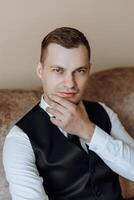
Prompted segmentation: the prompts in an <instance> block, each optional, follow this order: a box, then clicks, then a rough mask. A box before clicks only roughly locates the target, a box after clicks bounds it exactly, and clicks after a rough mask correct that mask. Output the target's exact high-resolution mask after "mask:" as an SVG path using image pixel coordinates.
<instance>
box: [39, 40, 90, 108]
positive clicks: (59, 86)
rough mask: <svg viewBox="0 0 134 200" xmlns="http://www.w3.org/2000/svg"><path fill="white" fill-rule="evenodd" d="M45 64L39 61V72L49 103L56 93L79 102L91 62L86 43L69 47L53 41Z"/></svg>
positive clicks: (73, 101) (49, 46)
mask: <svg viewBox="0 0 134 200" xmlns="http://www.w3.org/2000/svg"><path fill="white" fill-rule="evenodd" d="M45 53H46V56H45V60H44V64H41V63H39V64H38V67H37V74H38V76H39V78H40V79H41V81H42V85H43V91H44V99H45V100H46V102H47V103H49V101H50V100H51V97H50V95H51V94H54V95H57V96H60V97H62V98H65V99H68V100H69V101H71V102H72V103H75V104H76V103H78V102H79V101H80V100H81V99H82V95H83V93H84V90H85V86H86V84H87V82H88V78H89V71H90V63H89V58H88V52H87V49H86V47H85V46H84V45H79V47H78V48H72V49H67V48H64V47H62V46H60V45H58V44H55V43H51V44H49V45H48V47H47V50H46V51H45Z"/></svg>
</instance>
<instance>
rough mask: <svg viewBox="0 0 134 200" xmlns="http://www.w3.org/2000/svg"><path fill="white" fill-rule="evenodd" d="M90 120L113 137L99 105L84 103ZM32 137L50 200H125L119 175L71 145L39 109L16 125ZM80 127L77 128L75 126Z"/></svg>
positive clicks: (108, 120) (97, 158) (40, 171)
mask: <svg viewBox="0 0 134 200" xmlns="http://www.w3.org/2000/svg"><path fill="white" fill-rule="evenodd" d="M83 102H84V105H85V108H86V110H87V113H88V115H89V117H90V119H91V120H92V121H93V122H94V123H95V124H96V125H98V126H99V127H100V128H102V129H103V130H104V131H106V132H107V133H108V134H110V130H111V122H110V119H109V117H108V115H107V113H106V111H105V110H104V108H103V107H102V106H101V105H100V104H98V103H96V102H86V101H83ZM16 125H17V126H19V127H20V128H21V129H22V130H23V131H24V132H25V133H26V134H27V135H28V137H29V139H30V142H31V144H32V148H33V151H34V153H35V158H36V165H37V169H38V171H39V174H40V176H41V177H43V180H44V182H43V186H44V189H45V191H46V193H47V195H48V196H49V199H50V200H96V199H99V200H122V199H123V198H122V196H121V189H120V184H119V180H118V175H117V174H116V173H114V172H113V171H112V170H111V169H110V168H109V167H108V166H107V165H106V164H105V163H104V162H103V160H102V159H101V158H100V157H99V156H98V155H97V154H96V153H94V152H93V151H91V150H89V152H88V153H89V154H88V153H87V152H86V151H85V150H84V149H83V150H82V149H81V148H80V147H79V146H77V145H76V144H73V143H71V142H70V141H69V140H68V139H67V138H66V137H65V136H64V135H63V133H61V131H60V130H59V129H58V128H57V127H56V126H55V125H53V124H52V123H51V122H50V119H49V116H48V114H47V113H46V112H44V110H43V109H42V108H40V106H39V105H36V106H35V107H34V108H33V109H32V110H31V111H30V112H28V113H27V114H26V115H25V116H24V117H23V118H22V119H21V120H20V121H19V122H18V123H17V124H16ZM76 125H77V124H76Z"/></svg>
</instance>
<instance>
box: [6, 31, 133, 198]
mask: <svg viewBox="0 0 134 200" xmlns="http://www.w3.org/2000/svg"><path fill="white" fill-rule="evenodd" d="M37 74H38V76H39V78H40V79H41V81H42V85H43V91H44V93H43V96H42V97H41V102H40V103H39V104H38V105H36V106H35V107H34V108H33V109H32V110H31V111H30V112H29V113H27V114H26V115H25V116H24V117H23V118H22V119H21V120H19V121H18V122H17V124H16V125H15V126H14V127H13V128H12V129H11V130H10V132H9V134H8V136H7V138H6V141H5V144H4V150H3V163H4V167H5V172H6V176H7V180H8V182H9V188H10V192H11V195H12V199H13V200H29V199H31V200H44V199H46V198H48V199H50V200H66V199H67V200H72V199H73V200H96V199H101V200H121V199H123V197H122V195H121V189H120V184H119V181H118V175H117V174H119V175H121V176H124V177H126V178H128V179H130V180H132V181H134V171H133V166H134V140H133V139H132V138H131V137H130V136H129V135H128V133H127V132H126V131H125V129H124V128H123V126H122V125H121V123H120V121H119V119H118V117H117V115H116V114H115V113H114V112H113V111H112V110H111V109H110V108H108V107H107V106H106V105H104V104H102V103H97V102H86V101H82V97H83V93H84V91H85V88H86V84H87V83H88V79H89V75H90V46H89V43H88V41H87V39H86V38H85V36H84V34H83V33H81V32H80V31H78V30H76V29H74V28H69V27H62V28H58V29H56V30H54V31H52V32H50V33H49V34H48V35H47V36H46V37H45V38H44V40H43V42H42V46H41V58H40V62H39V64H38V66H37Z"/></svg>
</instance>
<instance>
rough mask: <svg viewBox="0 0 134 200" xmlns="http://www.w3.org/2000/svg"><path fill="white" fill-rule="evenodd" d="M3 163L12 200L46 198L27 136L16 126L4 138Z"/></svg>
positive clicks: (38, 199) (39, 199) (40, 199)
mask: <svg viewBox="0 0 134 200" xmlns="http://www.w3.org/2000/svg"><path fill="white" fill-rule="evenodd" d="M3 165H4V169H5V174H6V178H7V181H8V182H9V190H10V194H11V196H12V200H48V197H47V195H46V193H45V191H44V187H43V184H42V183H43V179H42V177H40V176H39V173H38V170H37V167H36V164H35V156H34V152H33V149H32V146H31V143H30V141H29V138H28V136H27V135H26V134H25V133H24V132H23V131H22V130H21V129H20V128H19V127H17V126H14V127H13V128H12V129H11V130H10V132H9V134H8V135H7V137H6V139H5V143H4V148H3Z"/></svg>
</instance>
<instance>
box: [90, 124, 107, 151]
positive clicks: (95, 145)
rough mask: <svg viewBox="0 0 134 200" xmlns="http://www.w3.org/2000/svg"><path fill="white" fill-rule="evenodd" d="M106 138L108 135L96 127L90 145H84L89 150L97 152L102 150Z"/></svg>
mask: <svg viewBox="0 0 134 200" xmlns="http://www.w3.org/2000/svg"><path fill="white" fill-rule="evenodd" d="M108 137H109V135H108V134H107V133H106V132H105V131H103V130H102V129H101V128H99V127H98V126H96V127H95V130H94V134H93V136H92V138H91V141H90V143H86V144H87V145H88V146H89V149H90V150H92V151H95V152H97V151H100V150H103V149H104V147H105V145H106V143H107V140H108Z"/></svg>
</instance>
